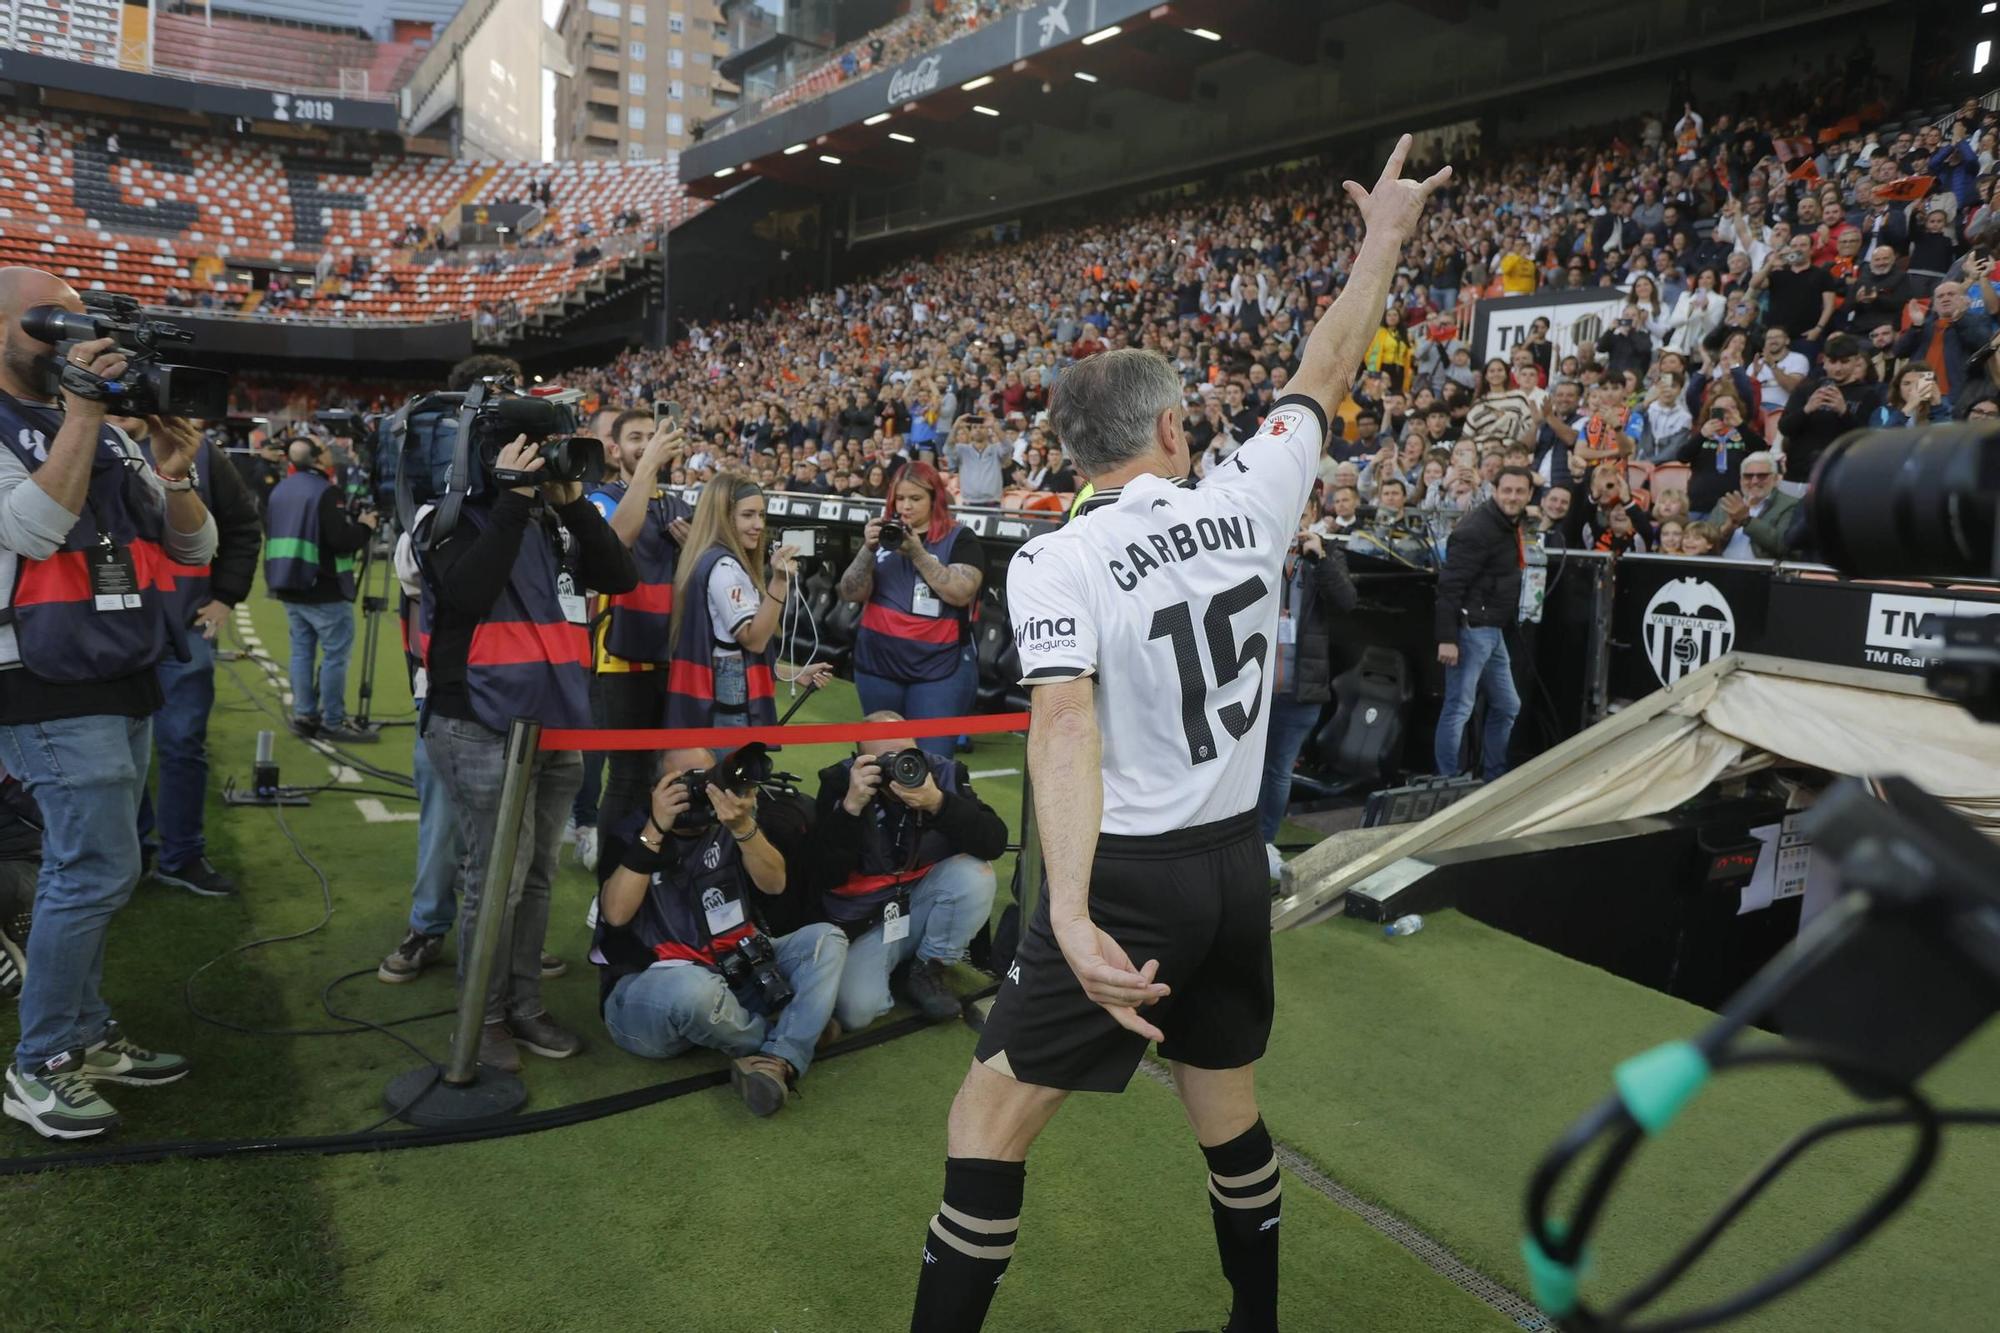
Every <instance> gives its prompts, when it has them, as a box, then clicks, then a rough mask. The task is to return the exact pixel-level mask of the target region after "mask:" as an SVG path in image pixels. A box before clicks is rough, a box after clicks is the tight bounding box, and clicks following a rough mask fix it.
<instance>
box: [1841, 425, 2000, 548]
mask: <svg viewBox="0 0 2000 1333" xmlns="http://www.w3.org/2000/svg"><path fill="white" fill-rule="evenodd" d="M1996 496H2000V431H1995V430H1993V429H1992V428H1990V427H1984V426H1974V425H1970V424H1962V425H1939V426H1924V427H1919V428H1916V429H1910V428H1907V427H1906V428H1904V429H1901V430H1893V429H1892V430H1870V431H1857V432H1855V433H1854V434H1852V435H1847V436H1844V437H1842V438H1841V439H1839V440H1837V441H1835V442H1834V444H1833V446H1832V447H1831V448H1829V449H1828V450H1827V451H1826V452H1825V453H1824V454H1822V455H1821V456H1820V460H1819V464H1818V466H1817V467H1816V468H1814V470H1813V480H1812V488H1811V490H1810V492H1809V493H1808V494H1807V497H1806V504H1807V505H1808V506H1809V508H1810V512H1811V516H1812V526H1813V534H1814V536H1815V538H1816V539H1817V541H1818V543H1819V548H1820V551H1821V552H1822V553H1823V554H1824V556H1825V557H1826V561H1827V563H1828V564H1830V565H1832V566H1833V567H1834V568H1836V569H1840V570H1845V571H1849V572H1852V573H1857V574H1866V575H1868V576H1869V577H1871V578H1894V577H1898V576H1900V575H1905V574H1918V575H1932V576H1940V575H1943V576H1949V575H1970V576H1973V577H1981V578H1990V577H1992V576H1993V573H1994V564H1995V551H1994V544H1993V534H1994V512H1995V497H1996Z"/></svg>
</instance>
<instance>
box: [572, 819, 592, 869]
mask: <svg viewBox="0 0 2000 1333" xmlns="http://www.w3.org/2000/svg"><path fill="white" fill-rule="evenodd" d="M576 860H577V864H578V865H580V866H582V867H583V868H584V869H585V870H595V869H597V830H596V829H594V828H590V827H588V826H585V827H583V828H580V829H578V830H577V831H576Z"/></svg>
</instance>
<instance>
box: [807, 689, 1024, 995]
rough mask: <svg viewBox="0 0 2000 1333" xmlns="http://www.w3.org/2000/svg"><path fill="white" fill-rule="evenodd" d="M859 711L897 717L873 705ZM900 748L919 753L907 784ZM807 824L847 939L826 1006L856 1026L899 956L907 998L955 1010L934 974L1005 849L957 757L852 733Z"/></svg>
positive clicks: (997, 823) (958, 944)
mask: <svg viewBox="0 0 2000 1333" xmlns="http://www.w3.org/2000/svg"><path fill="white" fill-rule="evenodd" d="M863 721H866V722H901V721H903V717H902V715H901V714H900V713H891V712H887V711H884V712H876V713H870V714H868V716H867V717H866V718H864V719H863ZM904 751H915V753H917V754H919V755H922V757H923V759H924V761H925V769H924V772H923V781H922V782H921V783H920V784H919V785H917V786H909V785H906V784H905V783H902V782H898V781H895V780H893V779H892V778H891V776H890V774H889V771H888V765H889V763H890V760H891V758H892V757H893V756H895V755H897V754H899V753H901V752H904ZM813 827H814V830H815V833H816V835H817V836H816V839H815V841H816V843H817V846H818V849H819V856H820V866H821V869H822V872H823V873H824V874H825V875H826V877H827V879H826V882H827V892H826V915H827V919H828V920H830V921H833V922H835V923H837V924H839V925H840V926H841V927H842V928H843V929H844V930H846V932H847V935H848V939H849V940H850V941H851V943H850V944H849V945H848V952H847V970H846V971H845V972H844V973H842V974H841V978H840V997H839V999H838V1000H836V1001H835V1003H834V1009H833V1012H834V1017H836V1018H838V1019H839V1020H840V1025H841V1027H843V1028H845V1029H847V1030H848V1031H849V1032H855V1031H859V1030H860V1029H862V1028H865V1027H867V1026H868V1025H869V1024H870V1023H872V1022H874V1021H875V1020H876V1019H878V1018H880V1017H881V1016H882V1015H883V1014H886V1013H888V1012H889V1007H890V1005H891V1004H892V1003H893V1001H892V1000H891V999H890V998H889V975H890V974H891V973H892V972H894V971H895V970H896V969H897V968H898V967H901V966H902V965H903V964H904V963H910V976H909V982H908V987H909V999H910V1003H911V1004H913V1005H915V1006H916V1008H917V1010H918V1011H919V1012H920V1013H922V1014H923V1016H924V1017H925V1018H927V1019H929V1020H930V1021H931V1022H933V1023H941V1022H944V1021H945V1020H947V1019H952V1018H956V1017H958V996H957V995H955V994H953V993H952V989H951V987H950V986H949V985H948V984H947V983H946V980H945V972H946V970H947V969H948V968H950V967H951V965H952V964H953V963H956V962H958V961H960V960H961V959H963V958H964V957H965V946H966V945H968V944H970V943H971V942H972V937H973V936H974V935H977V934H978V933H979V928H980V927H981V926H983V925H985V924H986V920H987V917H988V916H989V915H990V914H991V913H992V911H993V867H992V865H991V864H990V863H991V862H993V861H995V860H998V859H999V857H1000V855H1001V854H1002V853H1003V852H1005V851H1006V850H1007V822H1006V821H1005V820H1004V819H1002V818H1001V817H1000V816H999V815H997V814H995V813H994V812H993V808H992V807H991V806H989V805H987V804H986V803H985V802H984V801H981V800H980V799H979V798H978V797H977V796H975V795H973V792H972V779H971V777H970V776H969V775H968V774H967V773H966V771H965V765H963V764H961V763H959V762H958V761H957V760H956V759H947V758H943V757H940V756H938V755H934V754H925V753H924V752H923V751H922V750H917V749H916V742H915V741H914V740H910V739H897V740H886V741H863V742H861V743H860V744H859V745H858V746H856V747H855V753H854V756H853V757H852V758H851V759H848V760H845V761H844V762H842V763H838V764H835V765H833V766H832V767H830V768H827V769H823V770H821V772H820V775H819V818H818V819H817V820H816V821H814V825H813ZM912 960H914V961H912Z"/></svg>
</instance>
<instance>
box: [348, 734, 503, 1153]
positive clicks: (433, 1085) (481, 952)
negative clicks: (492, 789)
mask: <svg viewBox="0 0 2000 1333" xmlns="http://www.w3.org/2000/svg"><path fill="white" fill-rule="evenodd" d="M541 739H542V724H541V723H539V722H529V721H526V720H524V719H522V718H515V719H514V722H513V724H512V725H511V726H509V727H508V728H507V747H506V759H505V767H504V775H503V777H502V778H501V781H500V818H499V822H498V824H497V825H496V826H495V828H494V830H493V854H492V856H491V857H490V858H488V860H487V862H486V879H485V883H483V884H482V885H481V886H480V895H479V917H478V920H476V921H475V922H474V923H473V927H472V943H471V946H470V947H471V950H472V953H471V957H470V959H469V960H468V962H467V964H466V973H465V981H464V984H463V985H462V986H461V987H460V988H459V995H458V1018H457V1020H456V1021H455V1023H454V1024H453V1034H452V1045H451V1054H450V1056H449V1057H448V1058H449V1063H448V1064H446V1065H444V1066H443V1067H442V1068H440V1067H439V1066H437V1065H425V1066H423V1067H422V1068H419V1069H412V1070H409V1071H407V1072H405V1073H402V1074H398V1075H397V1076H396V1077H395V1078H394V1079H392V1080H390V1083H389V1090H388V1091H387V1093H385V1094H384V1096H383V1100H384V1102H385V1103H386V1104H387V1106H388V1108H389V1109H390V1110H392V1111H394V1112H395V1113H396V1114H397V1115H398V1116H399V1117H401V1118H402V1119H404V1120H407V1121H409V1122H410V1123H411V1124H413V1125H458V1124H465V1123H468V1122H471V1121H475V1120H490V1119H493V1118H495V1117H497V1116H502V1115H506V1114H508V1113H509V1112H512V1111H515V1110H518V1109H520V1106H521V1104H522V1103H523V1102H525V1101H526V1100H527V1099H528V1091H527V1088H526V1087H524V1086H523V1085H522V1083H521V1080H520V1079H518V1078H516V1077H515V1076H514V1075H512V1074H503V1073H500V1072H499V1071H497V1070H492V1069H488V1068H486V1067H485V1066H484V1065H481V1064H480V1063H479V1036H480V1030H481V1028H483V1027H484V1026H485V1022H486V987H487V983H488V981H489V980H490V979H491V978H492V976H493V968H494V965H495V963H496V962H497V955H498V954H499V952H500V931H501V928H502V923H503V922H504V920H505V918H506V913H507V900H508V899H509V897H511V896H512V894H511V890H512V888H513V884H514V872H515V867H516V863H517V862H518V861H519V859H520V855H519V854H520V846H521V828H522V826H523V824H524V823H525V821H526V819H527V812H528V784H529V782H530V779H531V774H532V771H533V768H534V762H535V750H536V749H537V747H539V746H540V744H541Z"/></svg>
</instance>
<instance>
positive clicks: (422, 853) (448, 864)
mask: <svg viewBox="0 0 2000 1333" xmlns="http://www.w3.org/2000/svg"><path fill="white" fill-rule="evenodd" d="M413 760H414V763H413V767H414V769H415V773H416V779H417V882H416V884H415V886H414V887H413V888H412V889H411V890H410V929H411V930H414V931H416V932H418V933H419V934H423V935H443V934H445V933H447V932H448V931H450V929H451V923H452V922H453V921H455V920H457V919H458V877H459V869H460V867H459V862H460V861H461V860H463V859H464V856H465V840H464V839H463V838H462V837H461V836H460V835H459V831H458V811H457V809H455V808H454V807H453V805H452V803H451V791H450V789H448V788H447V787H446V786H445V785H444V779H442V778H440V777H439V776H438V772H437V770H436V769H435V768H433V767H431V757H430V755H429V754H428V753H427V752H426V751H425V750H424V734H423V732H422V731H421V730H419V731H418V732H417V745H416V750H415V753H414V755H413Z"/></svg>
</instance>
